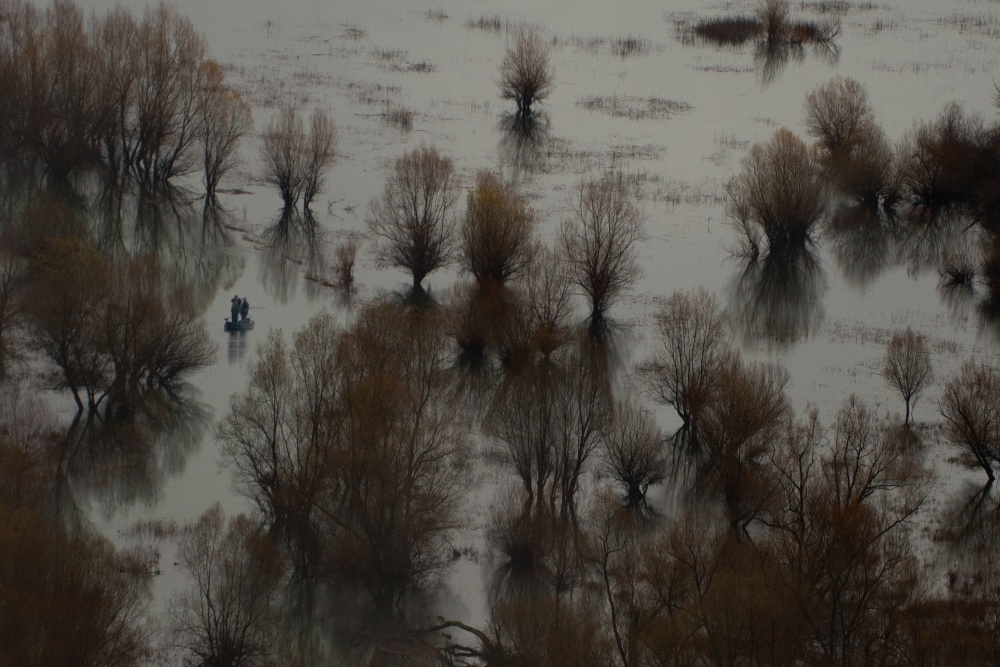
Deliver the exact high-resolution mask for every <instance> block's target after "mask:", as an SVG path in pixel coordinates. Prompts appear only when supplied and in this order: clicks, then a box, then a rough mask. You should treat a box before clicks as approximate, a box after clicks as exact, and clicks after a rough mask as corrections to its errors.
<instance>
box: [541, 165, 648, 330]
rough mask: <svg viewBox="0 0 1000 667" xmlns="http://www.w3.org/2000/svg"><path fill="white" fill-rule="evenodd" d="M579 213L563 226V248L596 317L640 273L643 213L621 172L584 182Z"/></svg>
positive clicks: (578, 201)
mask: <svg viewBox="0 0 1000 667" xmlns="http://www.w3.org/2000/svg"><path fill="white" fill-rule="evenodd" d="M573 211H574V213H575V217H574V219H572V220H567V221H565V222H564V223H563V225H562V227H561V228H560V230H559V247H560V250H561V252H562V254H563V256H564V257H565V258H566V263H567V266H568V268H569V273H570V276H571V278H572V280H573V282H575V283H576V285H577V287H579V288H580V289H581V290H582V291H583V293H584V295H586V297H587V299H588V300H589V301H590V317H591V320H592V322H601V321H603V320H604V318H605V313H606V311H607V310H608V308H610V307H611V305H612V304H613V303H614V302H615V300H616V299H618V298H619V297H620V296H621V295H622V293H623V292H625V291H626V290H627V289H628V288H630V287H631V286H632V285H633V284H634V283H635V282H636V281H637V280H638V279H639V278H640V277H641V276H642V268H641V267H640V266H639V261H638V258H637V256H636V254H637V251H638V247H637V246H638V244H639V243H640V242H641V241H642V239H643V237H644V236H645V224H644V220H643V215H642V212H641V211H640V210H639V208H638V207H637V206H636V204H635V202H634V201H633V198H632V197H631V196H630V194H629V191H628V185H627V184H626V183H625V180H624V177H623V176H622V174H606V175H605V176H604V177H602V178H601V179H600V180H595V181H589V182H585V183H582V184H581V185H580V186H579V190H578V191H577V195H576V198H575V199H574V201H573Z"/></svg>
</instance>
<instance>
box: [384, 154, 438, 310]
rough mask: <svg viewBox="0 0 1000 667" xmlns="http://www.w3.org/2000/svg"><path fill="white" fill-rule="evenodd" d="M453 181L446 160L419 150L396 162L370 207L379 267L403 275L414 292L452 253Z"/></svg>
mask: <svg viewBox="0 0 1000 667" xmlns="http://www.w3.org/2000/svg"><path fill="white" fill-rule="evenodd" d="M457 197H458V178H457V176H456V175H455V166H454V163H453V162H452V160H451V159H450V158H447V157H445V156H443V155H441V154H440V153H438V151H437V149H435V148H426V147H420V148H416V149H414V150H413V151H411V152H409V153H407V154H406V155H404V156H403V157H401V158H399V159H397V160H396V165H395V170H394V173H393V175H392V176H390V177H389V179H388V180H387V181H386V183H385V190H384V191H383V192H382V196H381V197H379V198H378V199H375V200H373V201H372V203H371V208H370V213H369V216H368V226H369V228H370V229H371V230H372V233H373V234H375V236H377V237H378V238H379V239H380V240H381V243H380V245H379V246H378V248H377V249H376V258H377V261H378V263H379V265H380V266H383V267H386V266H392V267H395V268H399V269H403V270H404V271H408V272H409V273H410V275H411V276H412V277H413V290H414V291H418V290H420V289H421V287H420V284H421V282H423V279H424V278H425V277H426V276H427V275H428V274H430V273H432V272H434V271H436V270H437V269H440V268H442V267H444V266H447V264H448V262H450V261H451V258H452V255H453V254H454V252H455V250H456V249H457V243H456V235H455V231H456V225H457V222H456V219H455V213H454V210H453V209H454V206H455V201H456V199H457Z"/></svg>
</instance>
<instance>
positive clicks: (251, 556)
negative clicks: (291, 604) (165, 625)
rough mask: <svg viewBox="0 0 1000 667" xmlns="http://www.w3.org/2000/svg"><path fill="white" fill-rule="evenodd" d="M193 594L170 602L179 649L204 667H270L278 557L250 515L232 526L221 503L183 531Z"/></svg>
mask: <svg viewBox="0 0 1000 667" xmlns="http://www.w3.org/2000/svg"><path fill="white" fill-rule="evenodd" d="M177 553H178V556H177V557H178V561H179V563H180V567H181V569H182V570H183V571H184V572H185V573H186V574H187V575H188V576H189V577H190V579H191V582H192V587H191V589H190V590H188V591H186V592H185V593H183V594H181V595H180V596H178V597H176V598H174V599H173V600H172V601H171V605H170V611H169V617H170V623H171V631H172V633H173V636H174V641H175V642H176V645H177V646H179V647H181V648H182V649H184V650H186V651H189V652H190V653H192V654H193V655H194V656H196V657H197V659H198V660H200V661H201V663H202V664H206V665H219V666H222V665H226V666H228V667H238V666H247V667H249V666H251V665H261V664H268V662H267V661H268V659H269V658H270V657H271V656H272V654H273V653H274V651H275V648H276V644H277V641H276V640H277V615H276V611H277V610H276V603H277V594H278V589H279V586H280V585H281V583H282V564H281V560H280V556H279V552H278V549H277V547H276V546H275V544H274V543H273V542H272V541H271V539H270V538H269V537H268V536H267V535H265V534H263V533H262V532H261V531H260V528H259V527H258V526H257V525H256V523H255V522H254V521H252V520H251V519H250V518H249V517H247V516H246V515H243V514H241V515H239V516H236V517H233V518H231V519H229V521H228V522H227V521H226V518H225V516H224V514H223V512H222V508H221V507H220V506H219V505H218V504H215V505H214V506H213V507H211V508H210V509H209V510H208V511H207V512H205V513H204V514H203V515H202V516H201V518H199V519H198V521H197V522H195V523H194V524H191V525H188V526H186V527H185V530H184V534H183V537H182V538H181V541H180V545H179V547H178V550H177Z"/></svg>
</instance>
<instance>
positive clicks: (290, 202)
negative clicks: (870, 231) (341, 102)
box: [261, 107, 337, 210]
mask: <svg viewBox="0 0 1000 667" xmlns="http://www.w3.org/2000/svg"><path fill="white" fill-rule="evenodd" d="M336 140H337V133H336V128H335V127H334V124H333V121H332V120H331V119H330V117H329V116H328V115H327V114H326V113H325V112H324V111H322V110H319V109H317V110H315V111H314V112H313V114H312V119H311V121H310V131H309V134H308V135H307V134H306V130H305V126H304V125H303V123H302V119H301V118H299V115H298V113H297V112H296V111H295V109H293V108H291V107H284V108H282V109H281V111H280V112H279V113H278V116H277V117H276V118H272V119H271V122H270V123H269V124H268V126H267V129H266V130H265V131H264V144H263V147H262V150H261V157H262V158H263V160H264V178H265V180H266V181H267V182H268V183H270V184H271V185H273V186H275V187H276V188H277V189H278V194H279V195H281V200H282V201H283V202H284V206H285V208H286V209H291V208H294V207H295V205H296V204H297V203H298V201H299V198H300V197H301V198H302V207H303V210H308V209H309V206H310V204H311V203H312V200H313V198H314V197H315V196H316V195H317V194H318V193H319V192H320V191H321V189H322V186H323V178H324V175H325V174H326V172H327V170H328V169H329V168H330V166H331V165H332V164H333V160H334V149H335V147H336Z"/></svg>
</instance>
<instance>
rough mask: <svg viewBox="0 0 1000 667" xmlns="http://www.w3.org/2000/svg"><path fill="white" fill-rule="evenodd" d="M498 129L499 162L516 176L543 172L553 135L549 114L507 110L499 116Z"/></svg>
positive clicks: (516, 177)
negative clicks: (525, 113) (518, 112)
mask: <svg viewBox="0 0 1000 667" xmlns="http://www.w3.org/2000/svg"><path fill="white" fill-rule="evenodd" d="M497 129H498V130H499V131H500V142H499V144H498V146H497V149H498V152H499V155H500V163H501V164H502V165H503V166H505V167H508V168H509V169H510V171H511V174H510V175H511V176H512V178H513V179H518V178H521V177H524V176H530V175H531V174H537V173H539V172H541V171H544V169H545V159H546V156H547V149H548V145H549V140H550V139H551V136H552V134H551V131H550V129H549V116H548V114H546V113H544V112H536V113H532V114H529V115H527V116H525V115H523V114H516V113H505V114H503V115H502V116H500V121H499V123H497Z"/></svg>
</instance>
